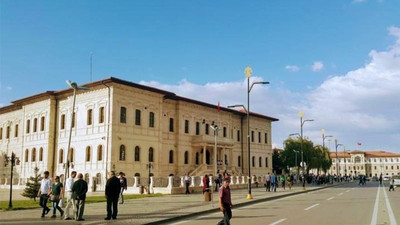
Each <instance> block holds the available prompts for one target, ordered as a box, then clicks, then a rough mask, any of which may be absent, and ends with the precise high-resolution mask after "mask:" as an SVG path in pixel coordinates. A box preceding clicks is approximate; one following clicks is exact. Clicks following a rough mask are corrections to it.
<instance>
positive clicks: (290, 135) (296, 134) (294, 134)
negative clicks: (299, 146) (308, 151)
mask: <svg viewBox="0 0 400 225" xmlns="http://www.w3.org/2000/svg"><path fill="white" fill-rule="evenodd" d="M292 136H297V137H298V138H299V137H300V134H299V133H293V134H289V137H292ZM293 151H295V150H293ZM295 153H296V167H297V180H299V167H298V166H297V153H300V152H299V151H295ZM301 159H302V160H303V152H301Z"/></svg>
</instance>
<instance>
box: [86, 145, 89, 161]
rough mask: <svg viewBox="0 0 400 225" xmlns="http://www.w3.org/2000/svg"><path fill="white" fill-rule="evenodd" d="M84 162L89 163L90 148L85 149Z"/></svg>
mask: <svg viewBox="0 0 400 225" xmlns="http://www.w3.org/2000/svg"><path fill="white" fill-rule="evenodd" d="M86 162H90V146H87V147H86Z"/></svg>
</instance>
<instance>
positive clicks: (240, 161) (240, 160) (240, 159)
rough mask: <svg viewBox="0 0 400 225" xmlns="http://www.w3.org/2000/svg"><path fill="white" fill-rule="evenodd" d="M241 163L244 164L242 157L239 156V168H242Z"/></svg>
mask: <svg viewBox="0 0 400 225" xmlns="http://www.w3.org/2000/svg"><path fill="white" fill-rule="evenodd" d="M241 163H242V158H241V157H240V156H238V166H239V167H240V165H241Z"/></svg>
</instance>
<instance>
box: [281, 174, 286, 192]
mask: <svg viewBox="0 0 400 225" xmlns="http://www.w3.org/2000/svg"><path fill="white" fill-rule="evenodd" d="M281 183H282V187H283V190H285V175H282V176H281Z"/></svg>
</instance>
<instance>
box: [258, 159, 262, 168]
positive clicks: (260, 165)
mask: <svg viewBox="0 0 400 225" xmlns="http://www.w3.org/2000/svg"><path fill="white" fill-rule="evenodd" d="M258 167H262V159H261V157H260V158H258Z"/></svg>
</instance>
